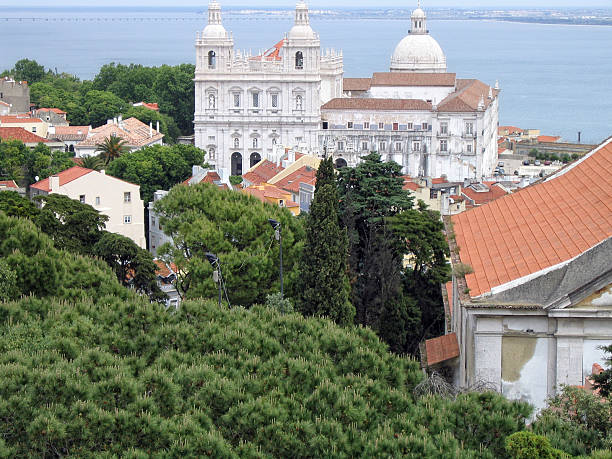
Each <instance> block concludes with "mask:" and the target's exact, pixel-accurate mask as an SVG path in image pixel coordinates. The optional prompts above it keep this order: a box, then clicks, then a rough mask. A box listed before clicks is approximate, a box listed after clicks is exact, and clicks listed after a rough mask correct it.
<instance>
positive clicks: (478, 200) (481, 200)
mask: <svg viewBox="0 0 612 459" xmlns="http://www.w3.org/2000/svg"><path fill="white" fill-rule="evenodd" d="M485 185H487V188H488V189H486V190H483V191H478V190H477V189H474V188H473V187H472V186H469V187H466V188H463V189H462V190H461V193H462V194H463V195H464V196H465V197H466V198H467V199H469V200H470V201H472V203H473V204H474V205H476V206H481V205H483V204H486V203H488V202H491V201H494V200H496V199H499V198H501V197H502V196H506V195H507V194H508V192H507V191H506V190H504V189H503V188H502V187H501V186H499V185H497V184H492V185H489V184H486V183H485Z"/></svg>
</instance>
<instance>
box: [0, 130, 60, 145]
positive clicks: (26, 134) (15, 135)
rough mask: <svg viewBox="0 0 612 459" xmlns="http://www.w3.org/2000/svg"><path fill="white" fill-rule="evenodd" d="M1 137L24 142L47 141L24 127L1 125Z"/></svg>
mask: <svg viewBox="0 0 612 459" xmlns="http://www.w3.org/2000/svg"><path fill="white" fill-rule="evenodd" d="M0 139H3V140H9V139H13V140H21V141H22V142H23V143H40V142H42V143H47V142H49V141H48V140H47V139H45V138H43V137H40V136H37V135H36V134H33V133H31V132H30V131H26V130H25V129H24V128H22V127H0Z"/></svg>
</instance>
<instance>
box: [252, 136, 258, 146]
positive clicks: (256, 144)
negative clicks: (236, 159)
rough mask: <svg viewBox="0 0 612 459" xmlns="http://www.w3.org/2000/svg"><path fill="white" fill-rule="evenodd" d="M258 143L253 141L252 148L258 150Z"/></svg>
mask: <svg viewBox="0 0 612 459" xmlns="http://www.w3.org/2000/svg"><path fill="white" fill-rule="evenodd" d="M258 145H259V142H258V141H257V138H255V139H253V148H258Z"/></svg>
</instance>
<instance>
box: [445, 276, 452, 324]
mask: <svg viewBox="0 0 612 459" xmlns="http://www.w3.org/2000/svg"><path fill="white" fill-rule="evenodd" d="M444 287H445V288H446V297H447V298H448V311H449V312H450V314H451V316H452V315H453V281H448V282H447V283H446V284H444Z"/></svg>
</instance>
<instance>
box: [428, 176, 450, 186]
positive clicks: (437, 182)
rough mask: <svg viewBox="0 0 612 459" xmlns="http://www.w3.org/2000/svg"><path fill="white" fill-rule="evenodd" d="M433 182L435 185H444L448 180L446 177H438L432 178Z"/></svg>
mask: <svg viewBox="0 0 612 459" xmlns="http://www.w3.org/2000/svg"><path fill="white" fill-rule="evenodd" d="M431 183H432V184H433V185H442V184H443V183H448V180H446V179H445V178H444V177H438V178H434V179H431Z"/></svg>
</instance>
